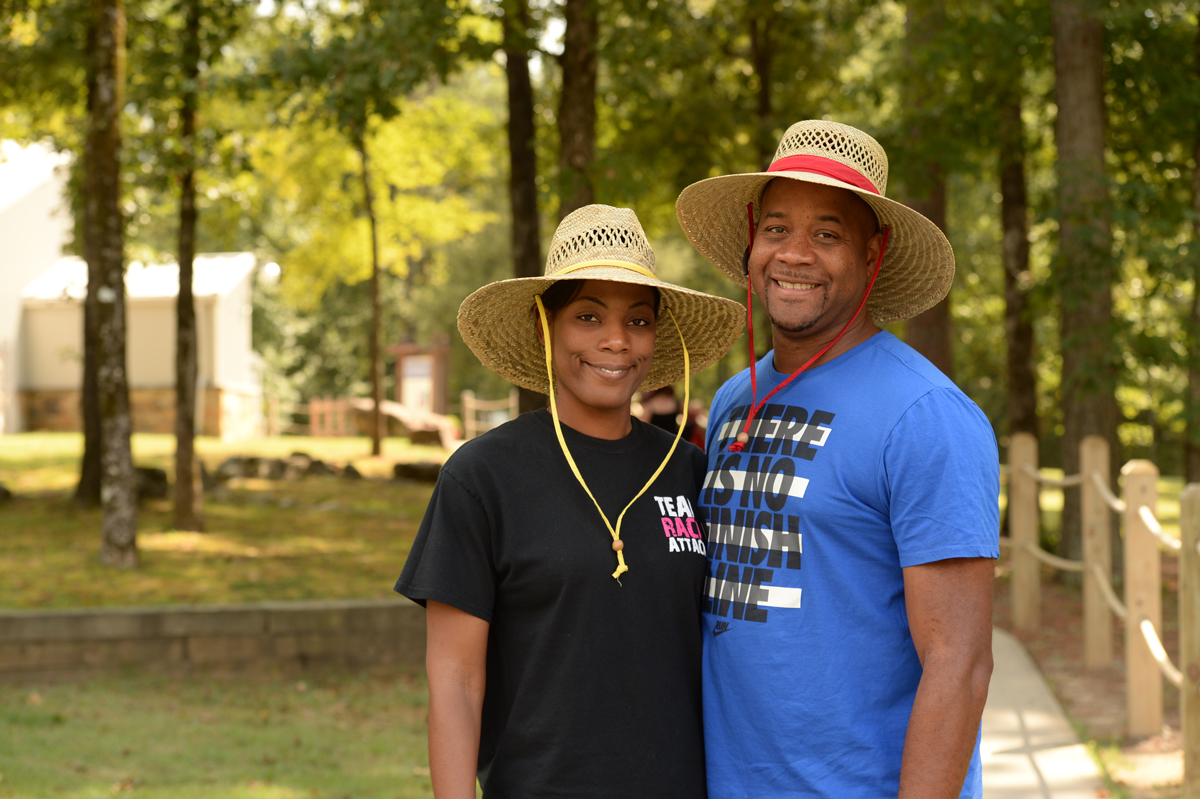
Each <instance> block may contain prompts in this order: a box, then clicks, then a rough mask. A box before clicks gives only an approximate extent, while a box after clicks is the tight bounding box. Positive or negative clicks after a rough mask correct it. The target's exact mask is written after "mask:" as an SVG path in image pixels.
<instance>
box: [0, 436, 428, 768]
mask: <svg viewBox="0 0 1200 799" xmlns="http://www.w3.org/2000/svg"><path fill="white" fill-rule="evenodd" d="M201 443H202V444H204V446H202V447H201V450H202V451H205V450H206V449H207V450H209V451H212V450H217V449H219V450H220V454H219V456H217V457H213V458H209V456H208V455H205V458H206V462H207V463H208V465H209V466H210V468H212V469H215V468H216V466H217V465H218V464H219V463H220V461H221V460H224V458H225V457H228V456H229V455H233V454H241V455H259V456H263V455H271V456H275V455H280V456H286V455H287V454H289V453H290V452H292V451H295V450H303V451H305V452H307V453H309V454H310V455H312V456H313V457H316V458H322V459H325V460H327V461H328V462H331V463H334V464H336V465H338V466H342V465H343V464H344V463H345V462H347V461H345V460H339V458H340V457H341V456H342V455H353V454H354V453H357V454H358V455H360V456H363V457H364V458H366V455H365V453H368V452H369V448H370V444H369V442H367V441H366V440H365V439H296V438H285V439H269V440H265V441H255V442H241V443H238V444H229V443H224V442H215V441H208V442H205V441H204V440H202V441H201ZM387 443H388V444H389V445H390V446H391V447H392V448H393V449H394V450H395V451H394V452H392V456H399V455H403V456H404V457H406V458H409V459H411V458H415V457H422V458H424V457H429V456H430V455H431V454H432V455H437V456H438V457H439V458H440V457H444V455H445V453H443V452H441V451H440V450H430V451H428V452H427V451H426V450H429V448H413V447H408V446H407V445H406V442H397V441H396V440H393V439H389V440H388V442H387ZM22 444H24V446H22ZM134 447H135V452H137V453H139V455H138V457H137V458H136V459H135V460H136V461H137V462H138V463H139V464H141V465H157V466H160V467H162V468H169V461H170V459H171V452H172V450H173V447H174V440H173V439H172V438H171V437H170V436H141V435H139V436H135V438H134ZM387 452H389V449H387V448H385V453H387ZM79 454H80V447H79V437H78V436H68V435H62V434H32V435H29V436H26V435H18V436H0V483H4V484H5V485H8V486H9V487H10V488H12V489H13V490H14V491H15V492H16V494H17V498H16V499H14V500H13V501H11V502H9V503H6V504H4V505H0V607H6V608H49V607H89V606H114V605H146V604H154V605H160V604H177V603H187V604H192V603H223V602H253V601H263V600H289V599H355V598H385V597H393V596H395V595H394V594H393V592H392V590H391V589H392V585H393V584H394V582H395V580H396V577H397V576H398V575H399V573H400V569H401V568H402V566H403V564H404V559H405V558H406V557H407V555H408V549H409V547H410V546H411V544H412V539H413V537H414V536H415V534H416V528H417V525H418V524H419V522H420V520H421V517H422V516H423V515H424V512H425V505H426V503H427V502H428V500H429V494H430V492H431V490H432V489H431V486H428V485H418V484H411V483H399V482H394V481H391V480H387V479H383V477H382V475H385V474H387V475H390V473H391V464H392V463H393V462H394V460H390V459H386V458H381V459H370V458H366V460H367V461H369V462H370V463H371V464H373V466H364V467H361V468H360V471H362V472H363V473H364V474H371V473H374V474H377V475H380V477H376V478H370V479H366V480H345V479H342V478H337V477H312V478H303V479H299V480H280V481H270V480H261V479H234V480H230V481H229V482H228V483H226V484H224V485H222V486H220V487H219V488H218V489H217V490H216V491H213V492H209V493H207V494H206V495H205V504H204V519H205V532H203V533H194V532H187V531H179V530H175V529H174V526H173V519H172V505H171V502H170V501H169V500H153V501H149V502H147V503H145V504H144V505H143V506H142V508H141V510H140V513H139V536H138V538H139V550H140V555H141V565H140V568H138V569H137V570H134V571H129V572H123V571H117V570H113V569H109V568H105V567H102V566H100V565H99V563H98V562H97V561H96V553H97V549H98V546H99V540H100V513H99V511H97V510H81V509H79V508H77V507H76V506H75V505H74V503H73V502H72V500H71V492H72V490H73V488H74V482H75V480H76V479H77V470H78V459H79ZM355 462H356V463H362V461H361V460H360V461H355ZM29 464H35V465H36V468H34V469H29V468H27V467H28V466H29ZM372 469H373V470H374V471H373V472H372ZM30 474H33V475H38V476H37V477H36V479H35V478H32V477H29V475H30ZM20 486H25V488H20ZM0 785H3V782H0Z"/></svg>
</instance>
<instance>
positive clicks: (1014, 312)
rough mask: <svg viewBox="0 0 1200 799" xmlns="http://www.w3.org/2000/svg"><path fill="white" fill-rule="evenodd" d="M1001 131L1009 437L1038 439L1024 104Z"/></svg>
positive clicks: (1010, 106) (1011, 109) (1011, 111)
mask: <svg viewBox="0 0 1200 799" xmlns="http://www.w3.org/2000/svg"><path fill="white" fill-rule="evenodd" d="M1003 113H1004V119H1003V121H1002V123H1001V126H1000V137H999V138H1000V195H1001V197H1002V198H1003V199H1002V201H1001V204H1000V219H1001V224H1002V227H1003V230H1004V238H1003V245H1002V246H1003V261H1004V301H1005V306H1004V337H1005V339H1006V343H1007V344H1008V362H1007V372H1008V375H1007V376H1008V380H1007V384H1008V433H1009V435H1012V434H1013V433H1030V434H1032V435H1033V436H1034V437H1036V436H1037V435H1038V418H1037V374H1036V372H1035V370H1034V365H1033V346H1034V339H1033V321H1032V319H1031V318H1030V309H1029V295H1028V294H1027V292H1026V290H1025V288H1024V287H1023V286H1022V284H1023V283H1025V282H1027V281H1028V280H1029V207H1028V202H1027V195H1026V187H1025V134H1024V127H1023V125H1022V123H1021V100H1020V97H1013V98H1011V100H1010V101H1009V102H1008V103H1007V105H1006V107H1005V108H1004V111H1003Z"/></svg>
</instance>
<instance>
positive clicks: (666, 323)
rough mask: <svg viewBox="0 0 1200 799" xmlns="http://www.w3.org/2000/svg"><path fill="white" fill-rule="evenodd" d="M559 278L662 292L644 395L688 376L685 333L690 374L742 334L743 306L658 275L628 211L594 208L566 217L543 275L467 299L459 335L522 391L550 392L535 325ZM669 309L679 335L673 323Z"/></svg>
mask: <svg viewBox="0 0 1200 799" xmlns="http://www.w3.org/2000/svg"><path fill="white" fill-rule="evenodd" d="M559 280H612V281H616V282H618V283H634V284H637V285H643V286H653V287H654V288H656V289H658V291H659V293H660V295H661V297H662V302H661V303H660V306H659V311H658V320H657V324H656V328H655V329H656V333H657V338H656V342H655V348H654V362H653V364H652V366H651V369H650V372H649V373H648V374H647V375H646V379H645V380H644V381H643V382H642V385H641V386H640V390H642V391H649V390H651V389H655V388H661V387H662V386H666V385H670V384H672V383H676V382H678V381H679V380H681V379H682V378H683V377H684V366H683V363H684V358H683V343H681V342H680V340H679V334H680V333H682V334H683V339H684V342H685V343H686V344H687V349H688V355H689V356H690V365H691V373H692V374H695V373H696V372H698V371H700V370H701V369H704V368H705V367H707V366H709V365H711V364H713V363H715V362H716V361H717V360H719V359H720V358H721V356H723V355H724V354H725V353H726V352H728V351H729V348H730V347H732V346H733V344H734V342H735V341H737V338H738V336H739V335H741V332H742V327H743V325H744V324H745V322H744V321H743V318H742V317H743V316H744V315H745V310H746V309H745V308H744V307H743V306H742V304H741V303H739V302H736V301H734V300H728V299H725V298H723V297H714V296H712V295H711V294H704V293H703V292H699V291H692V290H691V289H686V288H683V287H682V286H676V285H674V284H671V283H667V282H666V281H664V280H661V279H660V278H659V277H658V273H657V270H656V269H655V266H654V250H652V249H651V248H650V242H649V241H647V239H646V234H645V233H644V232H642V226H641V224H640V223H639V222H638V219H637V215H636V214H634V212H633V211H631V210H629V209H628V208H612V207H611V206H607V205H587V206H584V207H583V208H580V209H579V210H577V211H574V212H572V213H570V214H568V215H567V217H566V218H565V219H563V221H562V222H561V223H559V226H558V230H556V231H555V232H554V238H553V240H551V242H550V252H549V254H548V255H547V257H546V274H545V276H544V277H523V278H514V279H512V280H501V281H499V282H496V283H489V284H488V285H486V286H484V287H483V288H481V289H479V290H478V291H476V292H475V293H474V294H472V295H471V296H469V297H467V298H466V299H465V300H463V304H462V305H461V306H460V307H459V309H458V330H459V332H460V333H461V334H462V337H463V340H464V341H465V342H467V346H469V347H470V348H471V351H472V352H474V353H475V355H476V356H477V357H478V358H479V360H480V361H481V362H482V363H483V365H484V366H486V367H488V368H489V369H491V370H493V371H495V372H497V373H498V374H499V375H500V376H501V377H503V378H505V379H506V380H508V381H509V382H511V383H514V384H516V385H518V386H521V387H522V388H528V389H532V390H533V391H539V392H541V393H543V394H546V393H549V380H548V378H547V374H546V358H545V355H544V350H543V347H542V344H540V343H539V342H538V338H537V332H536V327H535V324H536V323H535V321H534V320H535V318H536V315H535V311H534V299H533V298H534V296H536V295H540V294H541V293H542V292H543V291H545V290H546V289H548V288H549V287H550V286H551V285H553V284H554V283H555V282H556V281H559ZM667 309H670V310H671V312H672V313H673V314H674V317H675V322H678V324H679V331H678V332H677V331H676V330H675V324H674V323H673V322H672V321H671V313H668V312H667Z"/></svg>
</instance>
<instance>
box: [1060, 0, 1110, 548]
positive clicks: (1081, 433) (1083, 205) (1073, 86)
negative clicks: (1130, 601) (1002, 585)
mask: <svg viewBox="0 0 1200 799" xmlns="http://www.w3.org/2000/svg"><path fill="white" fill-rule="evenodd" d="M1051 8H1052V14H1053V26H1054V74H1055V91H1056V99H1057V103H1058V115H1057V118H1056V121H1055V142H1056V144H1057V147H1058V161H1057V165H1056V169H1057V172H1058V230H1059V244H1058V246H1059V251H1058V256H1057V260H1056V268H1055V276H1056V283H1057V288H1058V297H1059V302H1060V304H1061V316H1060V328H1059V329H1060V336H1061V346H1062V409H1063V428H1064V432H1063V437H1062V464H1063V470H1064V471H1065V472H1066V473H1067V474H1074V473H1076V472H1077V471H1078V470H1079V444H1080V442H1081V441H1082V440H1083V438H1084V437H1085V436H1088V435H1099V436H1103V437H1104V438H1106V439H1108V440H1109V441H1110V442H1112V443H1113V447H1112V449H1113V451H1114V455H1115V456H1116V457H1117V458H1119V450H1120V446H1119V444H1118V440H1117V437H1116V423H1117V409H1116V400H1115V397H1114V384H1115V374H1114V372H1115V369H1114V365H1113V362H1112V356H1111V353H1110V351H1109V342H1111V341H1112V340H1113V332H1114V331H1113V318H1112V283H1113V263H1112V258H1111V237H1112V234H1111V228H1110V224H1111V222H1110V219H1111V210H1110V204H1109V194H1108V179H1107V174H1106V171H1105V164H1104V154H1105V138H1106V129H1107V123H1106V119H1105V103H1104V55H1105V52H1104V47H1105V44H1104V22H1103V20H1102V19H1101V16H1100V12H1101V8H1100V5H1099V3H1098V2H1097V1H1096V0H1052V3H1051ZM1078 495H1079V489H1078V488H1074V489H1067V490H1066V491H1065V493H1064V498H1063V523H1062V539H1061V541H1060V544H1059V552H1060V554H1061V555H1063V556H1065V557H1069V558H1076V559H1077V558H1079V557H1080V554H1081V552H1082V538H1081V531H1080V518H1079V514H1078V510H1077V508H1078V504H1079V503H1078Z"/></svg>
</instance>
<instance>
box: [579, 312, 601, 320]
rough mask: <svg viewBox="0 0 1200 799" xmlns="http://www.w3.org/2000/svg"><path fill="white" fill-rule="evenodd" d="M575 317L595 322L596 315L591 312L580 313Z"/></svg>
mask: <svg viewBox="0 0 1200 799" xmlns="http://www.w3.org/2000/svg"><path fill="white" fill-rule="evenodd" d="M576 318H577V319H579V321H581V322H595V321H596V315H595V314H591V313H581V314H579V316H578V317H576Z"/></svg>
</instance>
